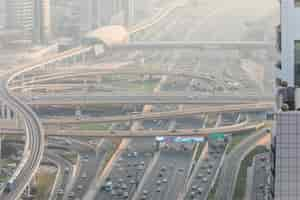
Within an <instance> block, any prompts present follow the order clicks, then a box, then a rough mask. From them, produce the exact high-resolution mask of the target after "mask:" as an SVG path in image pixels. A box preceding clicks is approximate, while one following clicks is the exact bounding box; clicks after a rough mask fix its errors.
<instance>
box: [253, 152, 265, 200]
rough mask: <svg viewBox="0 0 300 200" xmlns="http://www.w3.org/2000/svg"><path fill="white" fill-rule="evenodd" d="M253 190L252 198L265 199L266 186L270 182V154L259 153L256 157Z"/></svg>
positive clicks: (256, 199) (255, 199) (254, 199)
mask: <svg viewBox="0 0 300 200" xmlns="http://www.w3.org/2000/svg"><path fill="white" fill-rule="evenodd" d="M253 162H254V174H253V184H252V185H253V187H252V188H253V190H252V194H251V195H252V198H251V199H252V200H264V199H265V191H266V186H267V184H268V170H267V166H268V165H269V156H268V154H265V153H263V154H258V155H257V156H255V158H254V161H253Z"/></svg>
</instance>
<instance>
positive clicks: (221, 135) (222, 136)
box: [208, 133, 225, 140]
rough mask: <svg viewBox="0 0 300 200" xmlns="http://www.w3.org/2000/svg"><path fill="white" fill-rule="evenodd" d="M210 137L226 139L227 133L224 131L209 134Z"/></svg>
mask: <svg viewBox="0 0 300 200" xmlns="http://www.w3.org/2000/svg"><path fill="white" fill-rule="evenodd" d="M208 138H209V139H212V140H218V139H224V138H225V134H224V133H212V134H209V135H208Z"/></svg>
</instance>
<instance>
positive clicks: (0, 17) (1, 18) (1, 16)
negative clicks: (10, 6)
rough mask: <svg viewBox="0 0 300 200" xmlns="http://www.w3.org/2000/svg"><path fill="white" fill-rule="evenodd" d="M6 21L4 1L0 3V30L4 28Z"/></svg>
mask: <svg viewBox="0 0 300 200" xmlns="http://www.w3.org/2000/svg"><path fill="white" fill-rule="evenodd" d="M5 20H6V1H0V29H3V28H4V27H5Z"/></svg>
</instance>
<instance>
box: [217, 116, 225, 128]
mask: <svg viewBox="0 0 300 200" xmlns="http://www.w3.org/2000/svg"><path fill="white" fill-rule="evenodd" d="M222 121H223V117H222V113H219V115H218V118H217V122H216V125H215V127H216V128H218V127H219V126H220V125H221V123H222Z"/></svg>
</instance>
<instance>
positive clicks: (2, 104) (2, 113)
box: [1, 102, 6, 119]
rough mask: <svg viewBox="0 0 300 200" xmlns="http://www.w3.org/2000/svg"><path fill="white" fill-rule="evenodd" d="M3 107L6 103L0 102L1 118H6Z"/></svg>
mask: <svg viewBox="0 0 300 200" xmlns="http://www.w3.org/2000/svg"><path fill="white" fill-rule="evenodd" d="M5 107H6V105H5V104H4V103H3V102H2V103H1V117H2V119H5V118H6V116H5Z"/></svg>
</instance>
